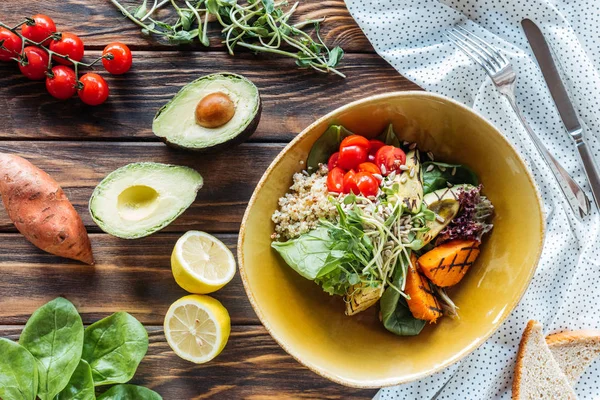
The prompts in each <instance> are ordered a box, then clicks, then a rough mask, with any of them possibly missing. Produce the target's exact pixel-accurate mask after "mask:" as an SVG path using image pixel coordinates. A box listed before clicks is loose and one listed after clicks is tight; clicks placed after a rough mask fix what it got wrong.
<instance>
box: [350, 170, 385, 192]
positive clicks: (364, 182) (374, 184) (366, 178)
mask: <svg viewBox="0 0 600 400" xmlns="http://www.w3.org/2000/svg"><path fill="white" fill-rule="evenodd" d="M354 179H355V181H356V186H357V187H358V190H360V192H361V193H362V194H363V196H367V197H369V196H377V193H378V192H379V181H378V180H377V179H376V178H375V177H374V176H373V175H371V174H370V173H368V172H358V173H356V175H355V177H354Z"/></svg>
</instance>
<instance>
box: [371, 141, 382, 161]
mask: <svg viewBox="0 0 600 400" xmlns="http://www.w3.org/2000/svg"><path fill="white" fill-rule="evenodd" d="M369 145H370V146H371V147H370V149H369V157H368V159H369V161H370V162H373V161H375V154H376V153H377V150H379V149H380V148H382V147H383V146H385V143H383V142H382V141H381V140H377V139H372V140H369Z"/></svg>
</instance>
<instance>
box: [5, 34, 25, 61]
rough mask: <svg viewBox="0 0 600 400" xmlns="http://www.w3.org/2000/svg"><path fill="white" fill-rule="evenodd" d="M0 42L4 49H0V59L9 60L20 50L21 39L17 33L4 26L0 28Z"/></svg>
mask: <svg viewBox="0 0 600 400" xmlns="http://www.w3.org/2000/svg"><path fill="white" fill-rule="evenodd" d="M0 42H2V47H4V49H0V61H10V60H11V58H13V57H17V56H18V55H19V53H20V52H21V46H22V45H23V41H22V40H21V38H20V37H19V36H18V35H17V34H15V33H14V32H11V31H9V30H8V29H6V28H0Z"/></svg>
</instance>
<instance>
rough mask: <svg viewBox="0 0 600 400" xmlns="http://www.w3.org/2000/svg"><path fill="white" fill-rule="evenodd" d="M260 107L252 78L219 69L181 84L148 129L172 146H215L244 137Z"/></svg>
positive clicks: (252, 128) (251, 129) (252, 127)
mask: <svg viewBox="0 0 600 400" xmlns="http://www.w3.org/2000/svg"><path fill="white" fill-rule="evenodd" d="M261 110H262V105H261V101H260V95H259V93H258V89H257V88H256V86H255V85H254V84H253V83H252V82H250V81H249V80H248V79H246V78H244V77H243V76H241V75H236V74H232V73H226V72H220V73H216V74H211V75H206V76H203V77H202V78H199V79H196V80H195V81H193V82H191V83H189V84H187V85H186V86H184V87H183V89H181V90H180V91H179V93H177V94H176V95H175V97H173V99H171V101H169V102H168V103H167V104H166V105H165V106H163V107H162V108H161V109H160V110H159V111H158V113H157V114H156V116H155V117H154V121H153V123H152V131H153V132H154V134H155V135H156V136H158V137H159V138H161V140H163V141H164V142H165V143H166V144H168V145H170V146H173V147H178V148H184V149H188V150H197V151H207V150H218V149H221V148H225V147H228V146H231V145H235V144H238V143H241V142H243V141H244V140H246V139H248V138H249V137H250V135H252V134H253V133H254V131H255V130H256V127H257V126H258V122H259V121H260V114H261Z"/></svg>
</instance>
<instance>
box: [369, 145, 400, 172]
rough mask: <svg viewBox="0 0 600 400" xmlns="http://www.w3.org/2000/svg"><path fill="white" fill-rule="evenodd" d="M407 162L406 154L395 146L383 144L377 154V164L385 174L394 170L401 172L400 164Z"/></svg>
mask: <svg viewBox="0 0 600 400" xmlns="http://www.w3.org/2000/svg"><path fill="white" fill-rule="evenodd" d="M405 163H406V154H404V152H403V151H402V149H399V148H398V147H394V146H383V147H382V148H380V149H379V150H377V153H376V154H375V164H376V165H377V166H378V167H379V169H381V172H382V173H383V175H384V176H385V175H388V174H389V173H390V172H392V171H396V172H399V171H400V166H401V165H404V164H405Z"/></svg>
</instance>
